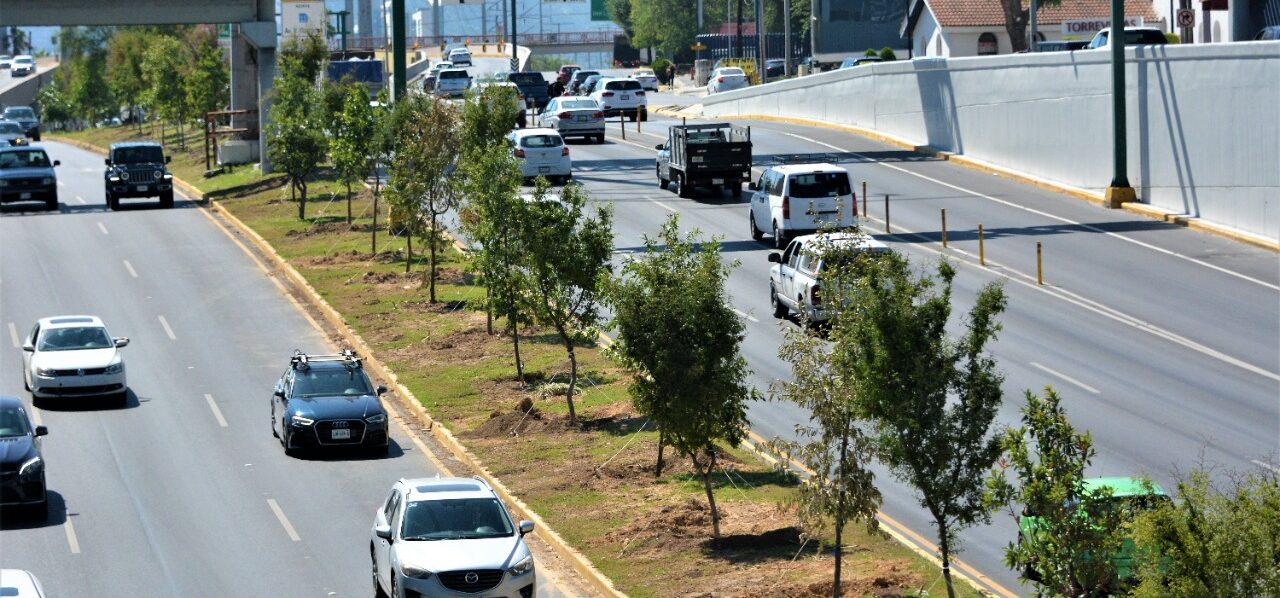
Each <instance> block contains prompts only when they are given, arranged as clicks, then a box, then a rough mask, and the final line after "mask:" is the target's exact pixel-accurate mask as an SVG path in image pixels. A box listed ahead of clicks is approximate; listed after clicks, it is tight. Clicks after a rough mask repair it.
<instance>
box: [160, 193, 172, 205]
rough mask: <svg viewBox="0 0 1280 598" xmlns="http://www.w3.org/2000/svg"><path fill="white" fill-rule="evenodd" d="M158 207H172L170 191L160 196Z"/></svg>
mask: <svg viewBox="0 0 1280 598" xmlns="http://www.w3.org/2000/svg"><path fill="white" fill-rule="evenodd" d="M160 207H162V208H172V207H173V192H172V191H170V192H168V193H165V194H164V195H161V196H160Z"/></svg>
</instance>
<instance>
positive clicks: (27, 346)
mask: <svg viewBox="0 0 1280 598" xmlns="http://www.w3.org/2000/svg"><path fill="white" fill-rule="evenodd" d="M22 350H23V351H26V352H28V353H34V352H35V350H36V346H35V345H33V344H31V343H30V342H26V343H22Z"/></svg>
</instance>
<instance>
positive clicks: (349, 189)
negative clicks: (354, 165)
mask: <svg viewBox="0 0 1280 598" xmlns="http://www.w3.org/2000/svg"><path fill="white" fill-rule="evenodd" d="M347 226H351V181H349V180H348V181H347Z"/></svg>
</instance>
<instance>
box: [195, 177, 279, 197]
mask: <svg viewBox="0 0 1280 598" xmlns="http://www.w3.org/2000/svg"><path fill="white" fill-rule="evenodd" d="M208 180H209V181H211V182H217V179H208ZM287 180H288V179H287V178H285V177H283V176H275V177H267V178H265V179H259V180H256V181H251V182H248V183H244V184H243V185H235V186H232V187H227V188H225V189H218V190H217V191H210V192H208V193H206V194H205V195H206V196H208V197H209V199H235V198H240V197H248V196H250V195H256V194H258V193H261V192H263V191H268V190H271V189H283V188H284V186H285V181H287Z"/></svg>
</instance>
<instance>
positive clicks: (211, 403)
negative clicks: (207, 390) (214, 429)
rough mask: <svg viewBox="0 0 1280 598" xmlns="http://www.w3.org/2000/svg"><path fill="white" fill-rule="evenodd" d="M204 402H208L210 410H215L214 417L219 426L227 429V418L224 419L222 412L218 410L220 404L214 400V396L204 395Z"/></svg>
mask: <svg viewBox="0 0 1280 598" xmlns="http://www.w3.org/2000/svg"><path fill="white" fill-rule="evenodd" d="M204 400H205V401H208V403H209V409H211V410H213V417H214V419H216V420H218V425H219V426H222V427H224V428H225V427H227V418H225V417H222V410H221V409H218V403H217V402H216V401H214V400H213V395H210V394H206V395H204Z"/></svg>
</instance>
